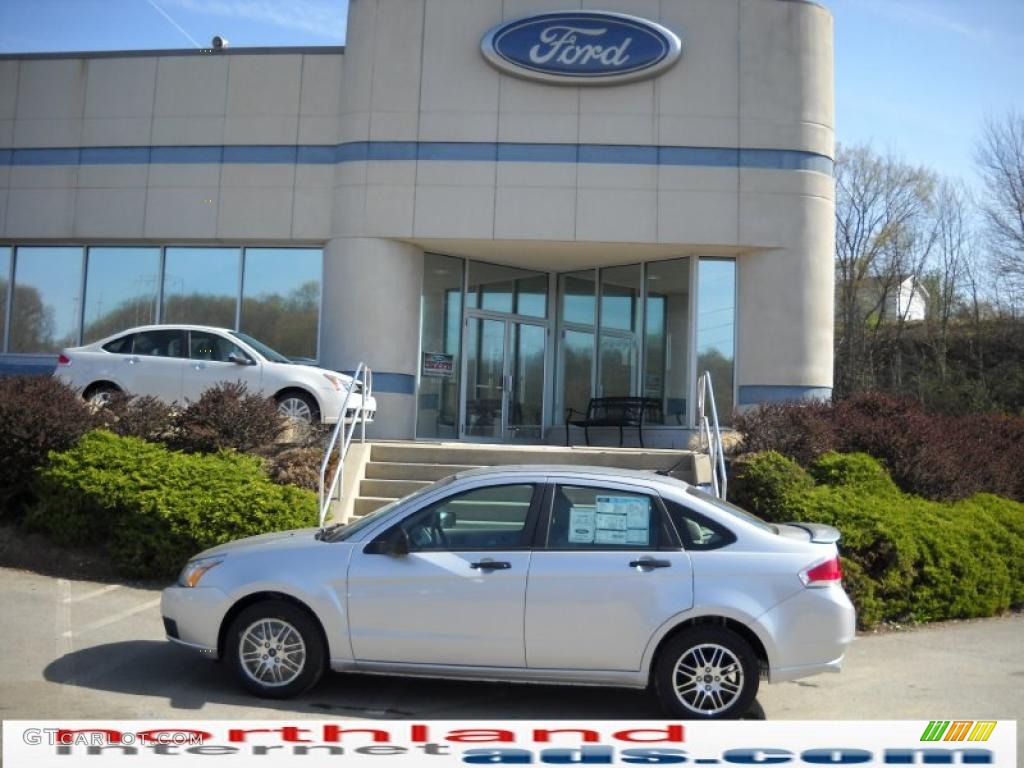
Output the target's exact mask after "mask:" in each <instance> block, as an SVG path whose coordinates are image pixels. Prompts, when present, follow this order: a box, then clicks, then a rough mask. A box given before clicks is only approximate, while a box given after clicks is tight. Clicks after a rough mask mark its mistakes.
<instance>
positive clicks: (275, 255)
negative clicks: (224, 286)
mask: <svg viewBox="0 0 1024 768" xmlns="http://www.w3.org/2000/svg"><path fill="white" fill-rule="evenodd" d="M322 271H323V251H321V250H320V249H319V248H246V249H245V270H244V271H243V286H242V322H241V330H243V331H245V332H246V333H250V334H252V335H253V336H255V337H256V338H258V339H260V340H262V341H265V342H266V343H267V344H268V345H270V346H271V347H273V348H274V349H277V350H279V351H280V352H282V353H283V354H285V355H287V356H288V357H300V358H307V359H310V360H314V359H316V357H317V333H318V328H319V323H320V276H321V272H322ZM233 326H234V319H232V321H231V327H233Z"/></svg>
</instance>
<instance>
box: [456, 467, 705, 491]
mask: <svg viewBox="0 0 1024 768" xmlns="http://www.w3.org/2000/svg"><path fill="white" fill-rule="evenodd" d="M516 474H521V475H538V474H546V475H557V476H558V477H561V478H575V479H578V480H615V479H621V480H625V481H627V482H628V481H634V482H635V481H641V482H642V483H644V484H645V485H652V484H653V485H671V486H675V487H676V488H682V489H686V488H688V487H689V483H686V482H684V481H683V480H679V479H678V478H675V477H671V476H669V475H661V474H658V473H657V472H655V471H654V470H642V469H620V468H618V467H596V466H577V465H575V464H502V465H499V466H494V467H476V468H474V469H465V470H463V471H462V472H458V473H456V475H455V477H456V479H459V480H462V479H470V478H472V479H487V478H495V479H496V478H499V477H507V476H509V475H516Z"/></svg>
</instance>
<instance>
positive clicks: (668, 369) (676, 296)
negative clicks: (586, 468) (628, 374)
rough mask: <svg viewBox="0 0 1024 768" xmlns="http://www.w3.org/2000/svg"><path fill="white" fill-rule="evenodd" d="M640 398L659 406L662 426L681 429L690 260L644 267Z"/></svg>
mask: <svg viewBox="0 0 1024 768" xmlns="http://www.w3.org/2000/svg"><path fill="white" fill-rule="evenodd" d="M646 301H647V312H646V328H645V329H644V344H645V347H644V396H645V397H652V398H655V399H657V400H658V401H659V402H660V403H661V413H662V414H663V415H664V419H663V422H662V423H664V424H670V425H673V426H685V425H686V423H687V421H686V398H687V395H688V393H689V391H690V385H689V378H688V377H687V367H688V363H689V355H690V352H689V350H690V345H689V335H690V260H689V259H676V260H674V261H659V262H654V263H651V264H648V265H647V299H646Z"/></svg>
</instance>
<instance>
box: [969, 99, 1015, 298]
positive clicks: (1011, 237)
mask: <svg viewBox="0 0 1024 768" xmlns="http://www.w3.org/2000/svg"><path fill="white" fill-rule="evenodd" d="M976 159H977V164H978V170H979V171H980V173H981V177H982V181H983V182H984V188H985V201H984V206H983V208H982V213H983V216H984V218H985V223H986V229H987V232H988V236H989V243H990V247H991V250H992V257H993V263H994V266H995V268H996V270H997V271H998V272H999V274H1000V275H1002V277H1003V278H1004V279H1005V280H1006V283H1005V287H1006V288H1008V289H1009V290H1010V291H1011V298H1012V300H1013V303H1014V304H1019V302H1020V301H1021V300H1024V113H1020V112H1009V113H1007V114H1006V115H1005V116H1004V117H1003V118H1002V119H992V120H989V121H988V123H987V124H986V125H985V129H984V132H983V134H982V138H981V141H980V143H979V145H978V149H977V153H976Z"/></svg>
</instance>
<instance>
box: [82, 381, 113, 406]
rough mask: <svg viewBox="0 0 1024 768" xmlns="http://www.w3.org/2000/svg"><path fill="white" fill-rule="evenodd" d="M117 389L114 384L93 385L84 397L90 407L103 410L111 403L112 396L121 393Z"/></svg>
mask: <svg viewBox="0 0 1024 768" xmlns="http://www.w3.org/2000/svg"><path fill="white" fill-rule="evenodd" d="M120 391H121V390H119V389H118V388H117V387H115V386H114V385H113V384H93V385H92V386H91V387H89V388H88V389H87V390H85V392H84V393H83V395H82V397H84V398H85V400H86V402H88V403H89V405H91V406H94V407H96V408H102V407H103V406H105V405H106V404H107V403H108V402H109V401H110V396H111V395H113V394H114V393H115V392H120Z"/></svg>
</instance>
